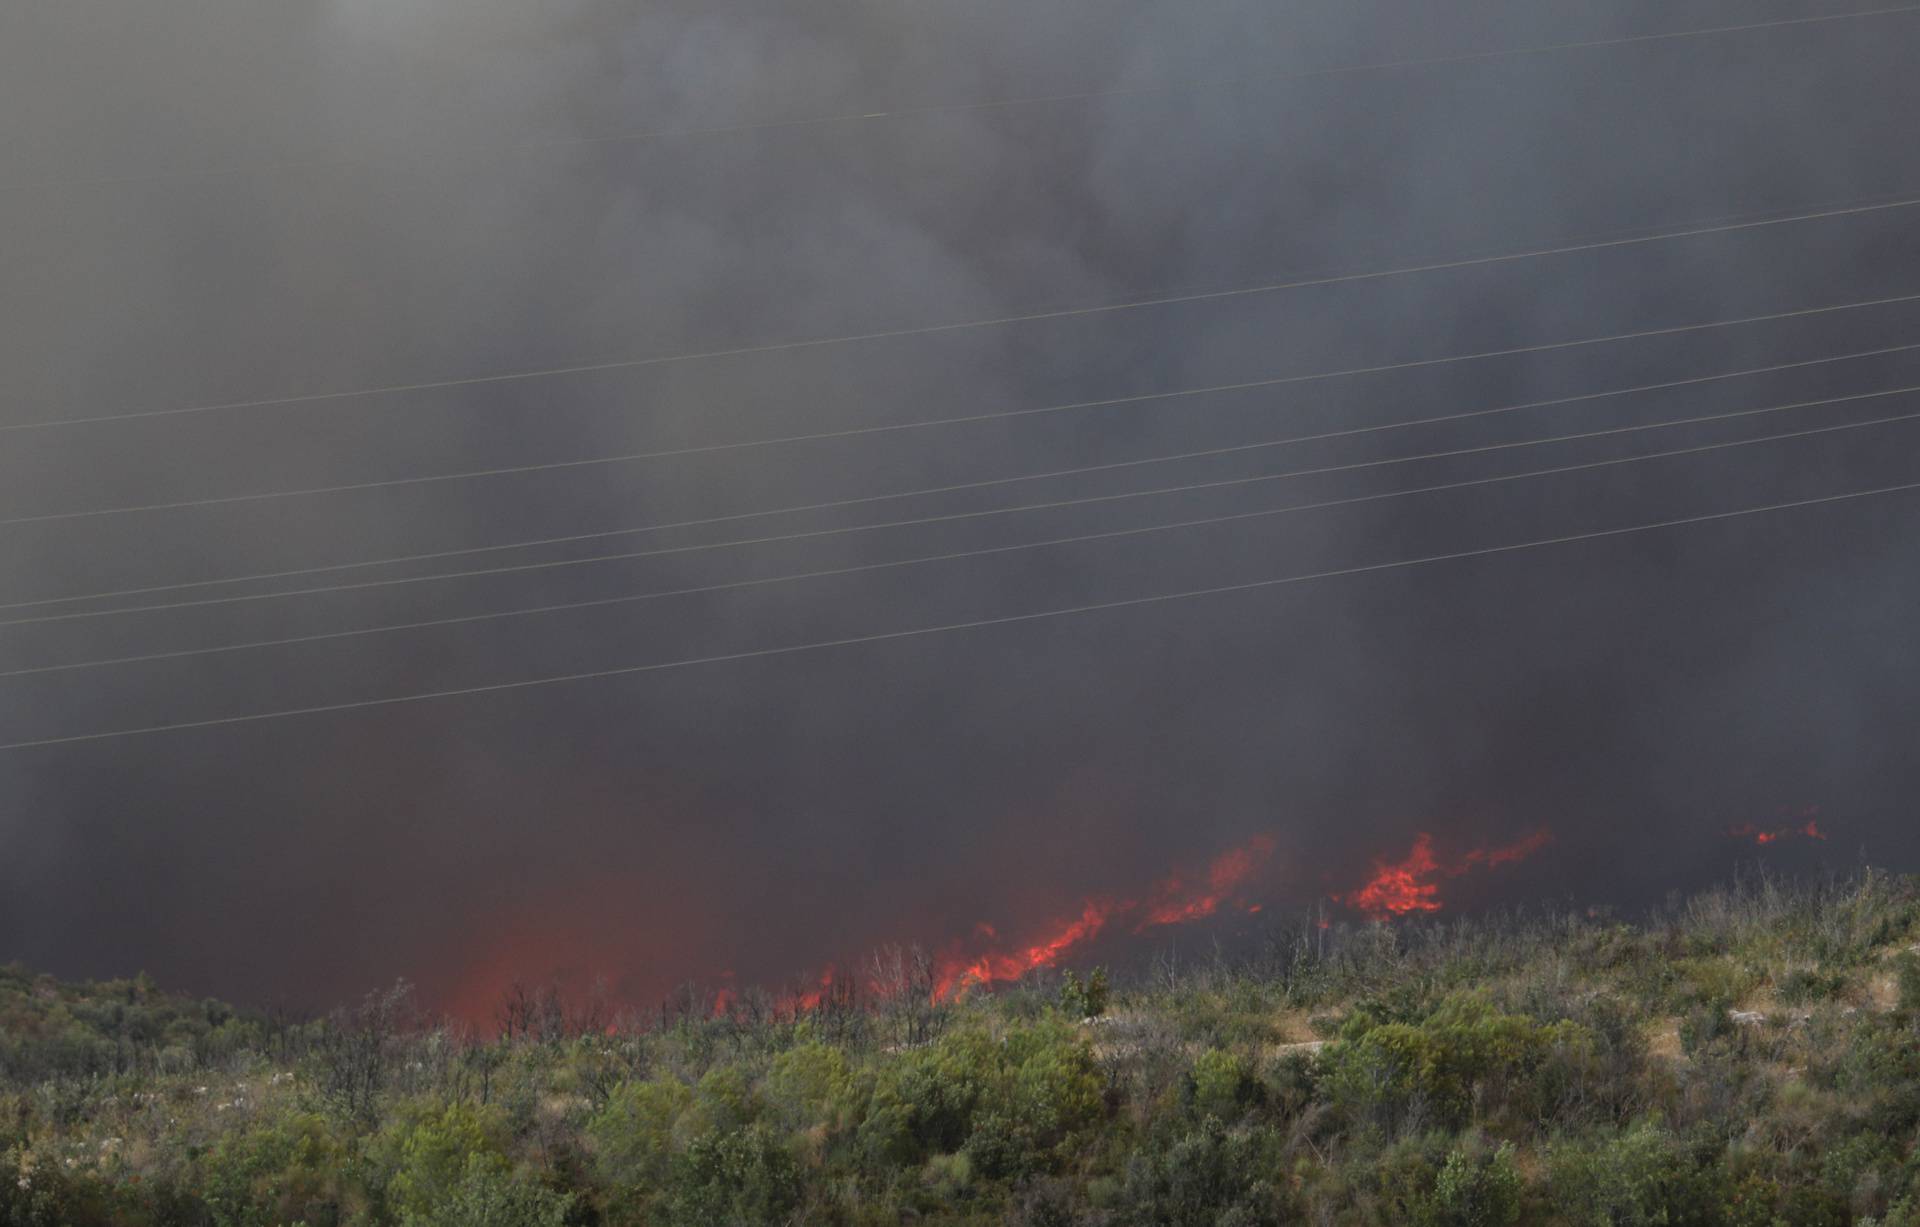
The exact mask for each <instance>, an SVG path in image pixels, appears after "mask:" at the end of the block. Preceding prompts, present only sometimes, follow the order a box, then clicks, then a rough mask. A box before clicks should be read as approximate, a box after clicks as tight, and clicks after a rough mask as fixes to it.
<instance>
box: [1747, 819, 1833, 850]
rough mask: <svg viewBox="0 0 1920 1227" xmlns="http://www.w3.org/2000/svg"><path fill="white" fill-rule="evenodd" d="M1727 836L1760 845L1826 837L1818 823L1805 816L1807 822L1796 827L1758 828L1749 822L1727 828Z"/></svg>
mask: <svg viewBox="0 0 1920 1227" xmlns="http://www.w3.org/2000/svg"><path fill="white" fill-rule="evenodd" d="M1811 813H1812V811H1808V815H1811ZM1727 834H1728V835H1731V836H1732V837H1733V838H1735V839H1751V840H1752V841H1753V842H1754V843H1756V844H1761V845H1766V844H1771V843H1777V842H1779V841H1780V840H1783V839H1825V838H1826V837H1827V833H1826V832H1825V831H1823V830H1821V829H1820V824H1819V822H1818V821H1816V820H1815V819H1814V818H1812V817H1811V816H1807V820H1806V821H1805V822H1803V823H1801V824H1800V825H1798V826H1784V827H1759V826H1755V825H1754V824H1753V823H1751V822H1743V823H1741V824H1740V825H1739V826H1734V827H1728V828H1727Z"/></svg>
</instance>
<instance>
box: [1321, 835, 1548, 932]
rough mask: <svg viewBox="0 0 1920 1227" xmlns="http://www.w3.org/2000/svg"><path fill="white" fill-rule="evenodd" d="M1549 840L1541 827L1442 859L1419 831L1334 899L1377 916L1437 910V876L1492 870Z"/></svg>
mask: <svg viewBox="0 0 1920 1227" xmlns="http://www.w3.org/2000/svg"><path fill="white" fill-rule="evenodd" d="M1552 839H1553V836H1552V835H1551V834H1550V833H1549V832H1548V831H1546V830H1545V829H1544V828H1542V829H1541V830H1538V831H1535V832H1533V833H1532V834H1531V835H1528V836H1527V837H1526V838H1524V839H1521V840H1518V841H1517V842H1515V843H1511V844H1507V845H1504V846H1502V847H1497V848H1475V849H1474V850H1473V851H1471V852H1468V853H1466V854H1465V855H1464V856H1461V857H1459V858H1457V859H1455V860H1453V861H1449V862H1445V863H1442V862H1441V860H1440V859H1439V857H1438V856H1436V855H1435V854H1434V851H1433V836H1431V835H1429V834H1427V833H1426V832H1424V831H1423V832H1421V833H1420V834H1419V835H1418V836H1417V837H1416V838H1415V839H1414V841H1413V847H1412V848H1410V849H1409V850H1408V851H1407V855H1406V856H1405V858H1403V859H1401V860H1399V861H1394V862H1390V863H1389V862H1385V861H1376V862H1375V863H1374V872H1373V877H1372V878H1370V879H1368V881H1367V883H1366V885H1364V886H1362V887H1360V889H1358V890H1355V891H1351V892H1349V893H1348V894H1345V895H1342V896H1339V899H1340V902H1342V903H1344V904H1346V905H1347V906H1348V907H1351V908H1353V909H1355V910H1356V911H1360V912H1364V913H1366V914H1367V915H1369V916H1372V917H1375V918H1376V919H1384V918H1386V917H1389V916H1405V915H1408V914H1409V913H1412V912H1437V911H1439V910H1440V909H1441V908H1442V907H1443V906H1444V905H1443V904H1442V903H1441V901H1440V881H1441V880H1442V879H1444V878H1457V877H1459V876H1460V875H1461V874H1463V873H1466V872H1467V871H1468V870H1470V869H1473V868H1475V867H1485V868H1488V869H1491V868H1493V867H1495V866H1497V865H1510V864H1512V863H1513V862H1515V861H1521V860H1525V859H1526V858H1527V857H1529V856H1532V855H1533V854H1534V853H1535V852H1538V851H1539V850H1540V849H1541V848H1544V847H1546V845H1547V844H1548V843H1549V842H1551V841H1552Z"/></svg>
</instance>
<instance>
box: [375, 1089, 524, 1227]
mask: <svg viewBox="0 0 1920 1227" xmlns="http://www.w3.org/2000/svg"><path fill="white" fill-rule="evenodd" d="M503 1133H504V1129H503V1123H502V1122H501V1120H500V1118H499V1114H498V1113H496V1112H490V1111H486V1110H483V1109H480V1108H477V1107H474V1106H472V1105H469V1104H464V1103H452V1104H448V1105H447V1106H446V1107H445V1108H443V1109H442V1110H440V1111H439V1112H435V1113H427V1114H423V1115H421V1116H419V1117H418V1118H416V1119H412V1120H406V1121H403V1122H401V1123H400V1124H399V1125H398V1126H397V1127H396V1128H394V1129H393V1130H392V1132H391V1136H389V1137H387V1138H385V1139H384V1142H385V1146H384V1147H383V1148H382V1149H383V1150H384V1151H385V1153H386V1155H387V1156H388V1160H389V1162H390V1163H391V1164H392V1167H393V1176H392V1179H391V1182H390V1183H389V1184H388V1186H387V1188H388V1195H389V1197H390V1198H391V1202H392V1205H393V1207H394V1209H395V1210H396V1211H397V1212H398V1213H399V1215H400V1216H401V1217H402V1218H407V1217H409V1216H422V1215H427V1214H430V1213H432V1212H433V1210H434V1208H435V1207H436V1206H441V1205H444V1204H446V1203H447V1202H448V1201H449V1200H450V1199H452V1198H453V1197H454V1196H455V1194H456V1191H457V1190H459V1189H461V1188H463V1187H464V1186H465V1184H466V1182H467V1180H468V1177H469V1174H470V1172H471V1169H472V1164H471V1163H470V1160H471V1159H473V1158H476V1157H478V1158H484V1159H489V1160H499V1161H501V1162H503V1163H504V1161H505V1159H504V1153H503V1149H502V1140H503Z"/></svg>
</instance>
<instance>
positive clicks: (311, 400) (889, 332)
mask: <svg viewBox="0 0 1920 1227" xmlns="http://www.w3.org/2000/svg"><path fill="white" fill-rule="evenodd" d="M1915 205H1920V196H1906V197H1899V198H1896V199H1892V200H1880V201H1876V202H1874V203H1870V204H1851V205H1839V206H1833V207H1822V208H1818V209H1814V210H1810V211H1806V212H1801V213H1790V214H1780V215H1774V216H1769V217H1765V218H1761V219H1757V220H1750V221H1737V222H1726V223H1716V224H1712V225H1691V226H1687V227H1683V228H1681V229H1678V230H1663V231H1657V232H1654V233H1650V234H1641V235H1635V236H1631V237H1626V238H1612V239H1600V240H1593V241H1588V242H1580V243H1571V244H1565V245H1562V246H1558V247H1537V248H1529V249H1526V250H1522V251H1514V252H1505V253H1500V254H1496V255H1491V256H1473V257H1469V258H1465V259H1459V260H1444V261H1437V262H1432V263H1427V264H1416V265H1405V266H1402V267H1399V268H1391V269H1375V270H1371V271H1363V272H1357V273H1340V274H1333V275H1328V276H1321V277H1306V278H1299V279H1295V280H1292V281H1278V282H1269V283H1267V284H1263V285H1256V286H1241V287H1237V288H1231V289H1224V290H1204V291H1198V292H1194V293H1187V294H1169V295H1160V296H1157V297H1152V298H1142V299H1132V300H1128V301H1125V302H1112V303H1104V304H1099V305H1093V306H1080V307H1063V308H1057V309H1053V310H1046V311H1030V312H1026V313H1023V314H1017V315H1003V316H996V317H993V318H988V319H976V320H959V321H954V322H949V323H944V324H921V325H915V326H912V327H907V328H891V329H883V330H880V331H875V332H864V333H849V334H845V335H841V336H836V337H817V338H812V339H808V340H798V341H775V342H767V343H762V344H756V345H744V346H735V347H731V348H726V349H711V350H702V351H697V352H687V353H680V354H666V355H661V356H657V357H651V358H631V359H621V360H618V361H612V362H596V363H585V364H580V365H574V366H556V367H544V368H540V369H537V370H526V371H509V372H503V373H500V374H494V375H474V376H468V377H465V378H460V379H440V380H428V381H423V382H418V383H404V384H386V385H382V386H377V387H368V388H356V389H350V390H346V391H336V392H309V393H302V394H299V395H294V396H278V397H269V398H265V399H261V400H246V401H226V402H221V403H218V404H205V405H186V406H180V407H177V408H173V409H145V410H138V411H135V412H132V413H110V414H96V415H93V416H89V417H80V418H49V419H44V420H41V421H33V422H11V423H6V424H3V425H0V432H5V431H18V430H46V429H52V428H56V427H65V426H87V425H98V424H103V423H110V422H127V421H140V420H146V419H151V418H170V417H181V416H185V415H189V414H204V413H219V412H229V411H234V410H240V409H266V408H284V407H287V406H292V405H309V404H318V403H321V402H325V401H337V400H347V399H351V398H354V397H361V396H383V395H393V394H399V393H408V392H426V391H434V390H443V389H447V388H466V387H477V386H481V385H485V384H496V383H508V382H519V381H525V380H531V379H548V378H553V377H556V376H561V375H581V374H589V373H593V372H600V371H614V370H633V369H638V368H642V367H650V366H664V365H669V364H673V363H680V362H704V361H711V360H715V359H721V358H739V357H747V356H751V355H760V354H775V353H792V352H797V351H800V350H808V349H821V348H826V347H828V346H834V345H850V344H858V343H864V342H869V341H886V340H898V339H902V338H906V337H924V336H935V335H939V334H943V333H952V332H965V331H973V330H978V329H984V328H1000V327H1006V326H1009V325H1013V324H1026V323H1036V322H1039V321H1042V320H1057V319H1072V318H1079V317H1085V316H1090V315H1103V314H1109V313H1112V312H1116V311H1138V310H1144V309H1147V308H1151V307H1167V306H1177V305H1181V304H1186V303H1197V302H1217V301H1223V300H1227V299H1233V298H1247V297H1253V296H1255V295H1260V294H1274V293H1279V292H1282V291H1285V290H1297V289H1308V288H1312V287H1316V286H1330V285H1346V284H1352V283H1356V282H1362V281H1378V280H1383V279H1386V278H1392V277H1408V276H1414V275H1417V274H1420V273H1437V272H1447V271H1453V270H1458V269H1464V268H1479V267H1486V266H1490V265H1497V264H1510V263H1515V262H1518V261H1522V260H1535V259H1544V258H1547V257H1551V256H1563V255H1575V254H1579V253H1582V252H1591V251H1606V250H1611V249H1615V248H1622V247H1632V246H1639V245H1642V244H1647V243H1661V242H1669V241H1672V240H1676V239H1687V238H1700V237H1705V236H1707V235H1714V234H1731V233H1735V232H1739V231H1744V230H1756V229H1764V228H1766V227H1770V226H1784V225H1791V224H1794V223H1797V222H1806V221H1820V220H1826V219H1832V218H1839V217H1856V216H1861V215H1864V214H1869V213H1880V212H1886V211H1889V210H1894V209H1908V208H1912V207H1914V206H1915Z"/></svg>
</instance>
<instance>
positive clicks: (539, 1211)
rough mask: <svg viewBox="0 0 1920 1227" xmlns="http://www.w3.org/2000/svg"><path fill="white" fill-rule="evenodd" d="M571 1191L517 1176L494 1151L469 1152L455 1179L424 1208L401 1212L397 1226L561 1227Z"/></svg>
mask: <svg viewBox="0 0 1920 1227" xmlns="http://www.w3.org/2000/svg"><path fill="white" fill-rule="evenodd" d="M572 1207H573V1197H572V1195H571V1194H562V1193H555V1192H552V1191H551V1190H548V1189H544V1188H541V1187H540V1186H539V1185H537V1184H534V1183H533V1182H531V1181H528V1180H524V1179H519V1178H516V1177H515V1176H514V1174H513V1170H512V1168H511V1167H510V1166H509V1165H508V1163H507V1161H506V1160H505V1159H502V1158H500V1157H499V1156H498V1155H487V1154H470V1155H468V1156H467V1160H466V1164H465V1166H464V1167H463V1168H462V1169H461V1173H460V1178H459V1179H458V1180H457V1181H455V1182H454V1183H452V1184H451V1185H449V1186H448V1187H447V1188H446V1189H445V1190H444V1191H443V1193H442V1195H441V1197H440V1199H439V1200H437V1201H436V1202H434V1203H433V1205H432V1206H430V1207H427V1208H425V1209H413V1210H409V1211H407V1212H406V1213H404V1214H403V1215H401V1218H400V1223H401V1227H564V1224H565V1223H566V1221H567V1212H568V1211H569V1210H570V1209H572Z"/></svg>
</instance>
